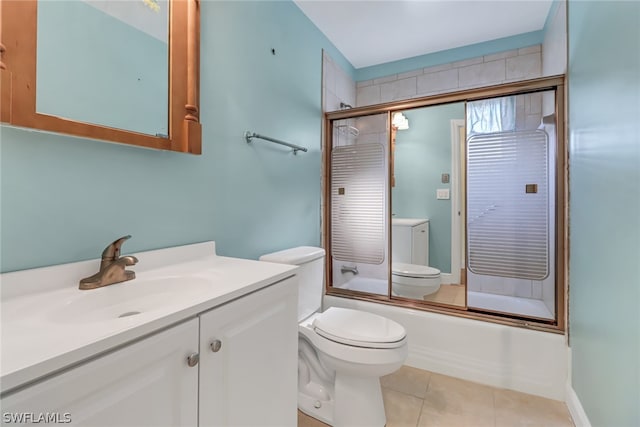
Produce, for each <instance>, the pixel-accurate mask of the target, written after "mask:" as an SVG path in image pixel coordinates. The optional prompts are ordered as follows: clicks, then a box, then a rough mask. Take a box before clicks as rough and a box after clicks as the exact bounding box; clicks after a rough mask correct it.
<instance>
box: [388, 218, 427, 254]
mask: <svg viewBox="0 0 640 427" xmlns="http://www.w3.org/2000/svg"><path fill="white" fill-rule="evenodd" d="M391 230H392V233H393V234H392V242H393V243H392V245H391V258H392V260H393V261H395V262H403V263H406V264H417V265H429V220H428V219H413V218H393V219H392V220H391Z"/></svg>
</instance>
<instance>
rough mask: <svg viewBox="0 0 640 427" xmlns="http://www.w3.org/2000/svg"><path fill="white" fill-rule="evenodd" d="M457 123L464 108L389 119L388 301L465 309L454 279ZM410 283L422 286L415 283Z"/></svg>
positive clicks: (460, 139)
mask: <svg viewBox="0 0 640 427" xmlns="http://www.w3.org/2000/svg"><path fill="white" fill-rule="evenodd" d="M464 118H465V104H464V102H458V103H452V104H445V105H436V106H429V107H423V108H415V109H411V110H402V111H397V112H394V113H393V120H392V123H393V125H392V146H391V150H392V155H391V156H392V165H393V176H392V178H391V181H392V189H391V197H392V202H391V206H392V217H391V247H392V249H391V260H392V275H391V277H392V280H391V282H392V286H391V289H392V294H393V295H394V296H398V297H403V298H409V299H416V300H420V301H431V302H435V303H438V304H446V305H455V306H462V307H464V305H465V294H466V292H465V286H464V281H463V280H461V279H464V274H462V275H461V271H460V270H461V267H460V266H461V265H464V262H463V260H461V258H462V254H463V253H464V251H463V250H461V248H460V242H461V240H460V239H461V238H460V230H461V224H460V219H461V216H460V212H461V210H462V200H464V192H462V191H461V184H462V181H463V180H464V173H461V172H463V171H464V169H463V168H462V167H461V166H462V165H463V163H461V162H462V159H463V157H461V155H460V153H461V152H462V153H464ZM462 230H463V228H462ZM417 275H420V276H423V278H422V279H420V280H416V279H415V277H416V276H417ZM409 276H413V277H411V278H409Z"/></svg>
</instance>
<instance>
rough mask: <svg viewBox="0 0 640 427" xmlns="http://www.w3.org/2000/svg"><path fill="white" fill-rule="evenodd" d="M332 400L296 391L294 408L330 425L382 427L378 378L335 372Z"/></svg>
mask: <svg viewBox="0 0 640 427" xmlns="http://www.w3.org/2000/svg"><path fill="white" fill-rule="evenodd" d="M334 396H335V400H322V399H317V398H315V397H312V396H309V395H307V394H305V393H303V392H298V409H300V410H301V411H302V412H304V413H305V414H307V415H309V416H310V417H313V418H315V419H317V420H320V421H322V422H323V423H325V424H329V425H330V426H332V427H357V426H362V427H384V425H385V424H386V423H387V417H386V415H385V413H384V402H383V401H382V389H381V387H380V379H379V378H378V377H354V376H351V375H339V374H338V375H336V382H335V395H334Z"/></svg>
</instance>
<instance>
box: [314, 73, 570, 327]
mask: <svg viewBox="0 0 640 427" xmlns="http://www.w3.org/2000/svg"><path fill="white" fill-rule="evenodd" d="M549 90H553V91H554V92H555V114H556V136H557V146H556V170H555V185H556V187H555V188H556V192H555V193H556V196H555V208H556V209H555V210H556V215H555V226H556V235H555V248H556V256H555V260H554V261H555V267H556V280H555V284H556V295H555V300H556V301H555V303H556V320H555V321H548V320H547V321H545V320H543V319H540V320H538V319H527V318H519V317H517V316H509V315H501V314H496V313H489V312H483V311H482V310H478V309H473V308H469V307H467V306H466V305H465V307H461V308H454V307H453V306H445V305H441V304H437V303H433V302H429V301H424V302H422V301H415V300H410V299H405V298H399V297H392V296H391V286H389V290H388V292H387V295H377V294H368V293H363V292H357V291H351V290H348V289H339V288H334V287H333V286H332V283H331V281H332V278H333V265H332V264H333V263H332V253H331V232H330V231H331V186H330V183H331V150H332V136H333V121H334V120H343V119H350V118H355V117H360V116H365V115H374V114H386V115H387V124H388V129H387V136H388V138H389V141H388V142H389V143H388V149H389V150H391V138H392V132H391V128H390V127H391V115H392V114H393V113H394V112H396V111H401V110H409V109H414V108H421V107H427V106H436V105H442V104H449V103H453V102H468V101H477V100H481V99H488V98H496V97H501V96H511V95H522V94H526V93H535V92H543V91H549ZM565 91H566V84H565V76H564V75H558V76H552V77H544V78H537V79H532V80H523V81H518V82H513V83H506V84H501V85H495V86H488V87H483V88H477V89H468V90H462V91H456V92H450V93H446V94H439V95H433V96H426V97H422V98H413V99H409V100H404V101H395V102H388V103H383V104H375V105H370V106H365V107H356V108H352V109H348V110H340V111H333V112H327V113H325V116H324V123H323V129H324V141H323V146H322V149H323V154H322V161H323V168H322V169H323V173H322V184H323V194H322V197H323V209H322V243H323V247H324V248H325V250H326V253H327V256H326V259H327V263H326V266H325V269H326V270H325V277H326V278H327V280H326V284H325V293H326V294H327V295H333V296H339V297H345V298H351V299H358V300H363V301H370V302H376V303H381V304H388V305H393V306H399V307H406V308H412V309H417V310H424V311H430V312H435V313H441V314H448V315H452V316H458V317H464V318H470V319H477V320H483V321H488V322H493V323H499V324H505V325H509V326H516V327H521V328H528V329H535V330H541V331H546V332H554V333H564V331H565V325H566V320H567V319H566V313H567V307H566V301H567V298H566V296H567V283H568V280H567V274H568V271H567V268H566V267H567V265H568V254H567V251H566V248H568V240H569V236H568V230H567V227H566V224H567V215H568V204H567V201H568V185H567V182H568V171H567V153H568V151H567V146H566V141H567V137H566V126H565V116H566V114H565V113H566V112H565V95H566V92H565ZM388 158H389V163H391V158H392V157H391V153H389V156H388ZM388 166H389V170H391V164H389V165H388ZM391 179H392V177H391V174H388V180H389V187H388V188H391ZM387 203H388V206H387V207H388V208H389V212H391V210H390V208H391V198H390V197H389V198H388V199H387ZM465 234H466V227H465ZM388 240H389V241H388V247H387V253H389V254H390V253H391V237H390V238H389V239H388ZM387 280H388V283H391V264H390V263H389V265H388V278H387Z"/></svg>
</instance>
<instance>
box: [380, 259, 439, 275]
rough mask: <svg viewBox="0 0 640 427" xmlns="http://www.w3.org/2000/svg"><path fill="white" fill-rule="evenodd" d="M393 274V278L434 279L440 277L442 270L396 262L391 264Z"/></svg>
mask: <svg viewBox="0 0 640 427" xmlns="http://www.w3.org/2000/svg"><path fill="white" fill-rule="evenodd" d="M391 274H392V275H393V276H400V277H415V278H417V279H434V278H437V277H440V270H438V269H437V268H433V267H429V266H426V265H417V264H406V263H403V262H394V263H392V264H391Z"/></svg>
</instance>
